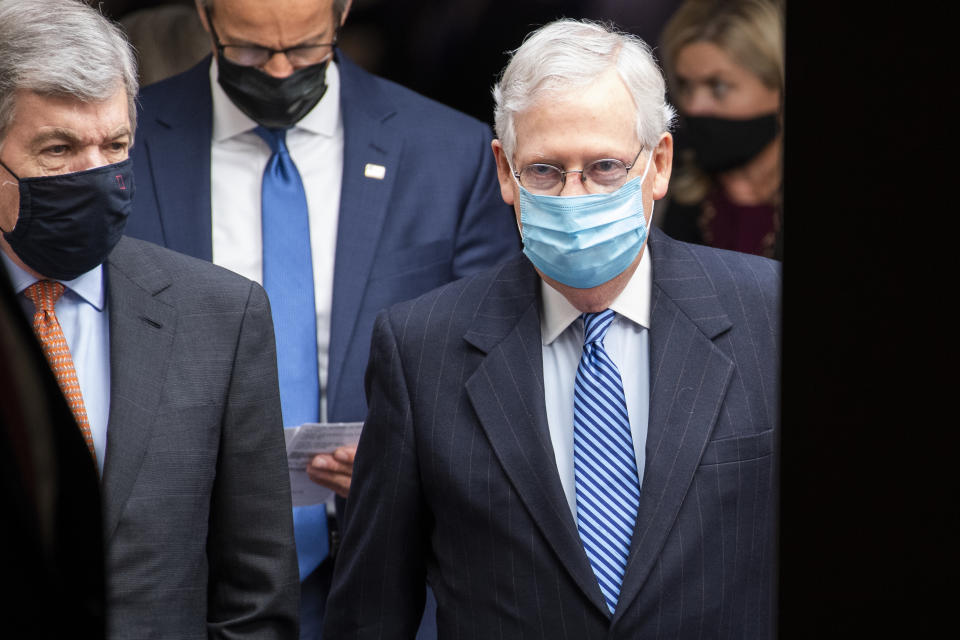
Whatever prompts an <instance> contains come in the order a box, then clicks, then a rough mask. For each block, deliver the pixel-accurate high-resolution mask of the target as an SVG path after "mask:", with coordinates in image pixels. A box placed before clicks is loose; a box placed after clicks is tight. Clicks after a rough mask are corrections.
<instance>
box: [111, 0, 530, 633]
mask: <svg viewBox="0 0 960 640" xmlns="http://www.w3.org/2000/svg"><path fill="white" fill-rule="evenodd" d="M197 9H198V12H199V14H200V18H201V21H202V22H203V24H204V27H205V28H206V30H207V32H208V33H209V35H210V43H211V49H212V52H213V57H212V59H207V60H204V61H203V62H201V63H200V64H199V65H198V66H196V67H194V68H193V69H191V70H188V71H186V72H185V73H183V74H181V75H179V76H175V77H173V78H171V79H168V80H165V81H163V82H160V83H157V84H156V85H153V86H151V87H147V88H146V89H145V90H144V91H142V93H141V96H140V103H141V110H140V127H139V129H138V131H137V145H136V146H135V147H134V148H133V151H132V154H133V157H134V162H135V164H136V166H137V171H138V173H137V179H138V190H139V192H140V193H139V195H140V197H139V199H138V202H137V203H136V208H135V210H134V212H133V214H132V215H131V217H130V223H129V225H128V233H129V234H130V235H133V236H135V237H140V238H144V239H147V240H151V241H154V242H157V243H159V244H163V245H165V246H167V247H169V248H172V249H174V250H177V251H180V252H183V253H186V254H189V255H193V256H196V257H200V258H204V259H207V260H212V261H213V262H215V263H217V264H219V265H221V266H225V267H227V268H229V269H231V270H233V271H236V272H238V273H240V274H242V275H246V276H247V277H249V278H251V279H253V280H255V281H257V282H261V283H262V284H263V285H264V288H265V289H266V290H267V293H268V295H269V297H270V303H271V307H272V311H273V316H274V318H275V326H276V333H277V350H278V351H277V353H278V367H279V372H280V389H281V400H282V403H283V414H284V424H285V425H286V426H291V427H292V426H296V425H299V424H302V423H305V422H318V421H320V422H322V421H327V422H352V421H360V420H362V419H363V417H364V415H365V413H366V404H365V401H364V395H363V382H362V380H363V371H364V366H365V363H366V358H367V355H368V352H369V343H370V335H371V331H372V328H373V321H374V315H375V313H376V312H377V311H378V310H380V309H381V308H384V307H386V306H388V305H389V304H392V303H394V302H398V301H401V300H406V299H409V298H412V297H415V296H417V295H419V294H421V293H423V292H425V291H428V290H429V289H432V288H434V287H436V286H439V285H441V284H444V283H446V282H449V281H451V280H454V279H456V278H459V277H461V276H464V275H467V274H470V273H473V272H475V271H477V270H479V269H481V268H484V267H487V266H490V265H492V264H494V263H496V262H498V261H500V259H501V258H503V257H506V256H507V255H508V254H510V253H512V252H514V251H515V250H516V249H517V248H518V245H517V243H516V238H515V236H514V235H513V233H512V226H513V224H514V223H513V220H512V219H511V214H510V211H509V209H508V208H507V207H505V206H504V204H503V202H502V201H501V200H500V198H499V193H498V187H497V180H496V169H495V166H494V164H493V163H492V162H491V161H490V158H489V144H490V140H491V139H492V134H491V132H490V129H489V127H487V126H486V125H484V124H482V123H480V122H478V121H476V120H473V119H471V118H469V117H467V116H465V115H463V114H460V113H457V112H455V111H453V110H451V109H448V108H446V107H443V106H441V105H439V104H437V103H435V102H432V101H430V100H427V99H425V98H423V97H422V96H418V95H416V94H414V93H412V92H410V91H408V90H406V89H403V88H401V87H399V86H397V85H395V84H393V83H390V82H387V81H385V80H382V79H380V78H377V77H375V76H373V75H371V74H369V73H367V72H365V71H363V70H362V69H360V68H358V67H357V66H355V65H354V64H353V63H352V62H351V61H350V60H349V59H348V58H347V57H346V56H344V55H343V53H342V52H340V51H339V50H338V49H337V47H336V42H337V35H338V32H339V30H340V28H341V27H342V26H343V24H344V21H345V20H346V17H347V14H348V12H349V9H350V0H271V1H270V2H264V1H263V0H197ZM352 460H353V448H351V447H344V448H341V449H339V450H337V451H336V452H335V453H334V454H332V455H321V456H317V458H315V459H314V461H313V463H312V464H311V467H310V476H311V478H312V479H314V480H315V481H317V482H319V483H321V484H324V485H326V486H328V487H330V488H332V489H333V490H335V491H336V492H337V493H338V494H339V495H341V496H346V494H347V492H348V490H349V484H350V474H351V471H352ZM328 510H329V511H332V509H329V507H328ZM328 510H325V509H324V507H323V505H319V506H312V507H296V508H295V509H294V520H295V525H296V533H297V549H298V555H299V560H300V573H301V579H302V580H304V583H303V585H302V587H303V588H302V593H303V600H302V601H303V604H304V607H303V608H302V610H301V632H302V633H301V635H302V637H306V638H314V637H318V635H319V626H320V619H321V616H322V611H323V607H324V602H325V599H326V591H327V586H326V585H327V583H328V581H329V576H330V569H331V565H332V562H331V555H332V553H334V552H335V539H331V538H330V537H329V535H330V533H331V532H332V531H333V530H334V529H335V526H336V521H335V519H333V518H332V515H333V514H332V513H328Z"/></svg>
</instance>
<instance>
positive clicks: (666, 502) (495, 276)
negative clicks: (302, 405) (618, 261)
mask: <svg viewBox="0 0 960 640" xmlns="http://www.w3.org/2000/svg"><path fill="white" fill-rule="evenodd" d="M648 250H650V251H651V258H652V260H653V264H652V268H653V290H652V300H651V327H650V373H651V388H650V422H649V433H648V440H647V446H646V451H647V467H646V470H645V472H644V478H643V492H642V494H641V497H640V501H639V507H638V515H637V526H636V528H635V531H634V535H633V538H632V541H631V546H630V554H629V559H628V561H627V569H626V573H625V575H624V579H623V583H622V585H621V587H620V595H619V601H618V603H617V608H616V612H615V613H614V614H612V615H611V613H610V610H609V608H608V607H607V604H606V602H605V600H604V597H603V593H602V592H601V590H600V588H599V585H598V583H597V579H596V576H595V575H594V573H593V570H592V568H591V566H590V562H589V560H588V558H587V556H586V553H585V552H584V548H583V545H582V543H581V540H580V536H579V533H578V531H577V527H576V522H575V519H574V518H573V517H571V514H570V509H569V507H568V503H567V500H566V497H565V495H564V493H563V488H562V486H561V484H560V480H559V476H558V472H557V467H556V464H555V462H554V458H553V455H554V454H553V448H552V446H551V442H550V435H549V429H548V426H547V420H546V409H545V406H544V389H543V369H542V354H541V340H540V331H539V327H540V320H539V299H538V298H539V294H538V291H539V279H538V277H537V275H536V272H535V271H534V270H533V269H532V268H531V267H530V265H529V263H528V262H527V261H526V259H525V258H522V257H520V258H518V259H517V260H513V261H509V262H507V263H505V264H503V265H501V266H500V267H499V268H497V269H494V270H490V271H488V272H486V273H483V274H480V275H478V276H474V277H471V278H467V279H464V280H460V281H458V282H456V283H453V284H451V285H449V286H446V287H444V288H441V289H438V290H436V291H434V292H432V293H430V294H428V295H426V296H423V297H420V298H418V299H416V300H413V301H411V302H409V303H404V304H402V305H399V306H396V307H393V308H391V309H390V311H389V312H386V313H384V314H382V315H381V316H380V317H379V319H378V321H377V325H376V327H375V330H374V339H373V343H372V347H371V358H370V366H369V368H368V374H367V397H368V398H369V402H370V412H369V414H368V416H367V421H366V423H365V426H364V431H363V435H362V438H361V443H360V448H359V451H358V455H357V461H356V467H355V473H354V480H353V485H352V486H351V494H350V499H349V501H348V504H347V513H346V517H345V523H344V525H345V527H344V538H343V545H344V546H343V551H344V553H343V554H342V555H341V556H339V557H338V562H337V566H336V575H335V577H334V588H333V590H332V591H331V595H330V600H329V601H328V608H327V611H328V616H329V617H328V619H327V626H326V627H325V629H324V638H325V640H339V639H341V638H343V639H345V638H350V639H351V640H356V639H361V640H362V639H367V638H369V639H374V638H377V639H387V638H409V637H411V635H412V631H413V630H415V629H416V622H417V617H418V615H419V612H420V610H421V607H422V599H420V598H418V596H417V592H418V588H419V586H420V585H421V584H422V582H423V581H424V580H428V581H429V582H430V584H431V586H432V587H433V590H434V593H435V595H436V599H437V604H438V609H437V611H438V613H437V627H438V630H439V637H440V638H441V640H443V639H445V638H456V639H459V640H473V639H475V640H487V639H491V638H492V639H510V640H512V639H514V638H517V639H523V638H526V639H530V640H535V639H541V638H549V639H551V640H554V639H556V640H559V639H569V640H584V639H586V640H594V639H596V640H600V639H605V640H633V639H635V638H644V639H645V640H646V639H652V640H674V639H680V640H698V639H703V640H706V639H714V638H716V639H721V640H744V639H750V640H766V639H768V638H771V637H772V634H773V628H774V622H775V621H774V618H773V612H774V603H775V599H776V597H775V596H776V594H775V591H774V590H773V585H774V580H773V568H774V556H773V551H774V548H775V547H774V542H775V531H776V530H775V526H774V524H775V523H774V513H775V497H776V488H775V485H774V477H775V458H774V451H775V448H774V447H775V444H776V431H775V428H776V424H777V415H778V406H777V399H778V389H777V374H778V369H779V352H778V344H777V343H778V336H779V309H778V305H779V280H780V274H779V265H778V264H776V263H774V262H771V261H769V260H765V259H762V258H757V257H755V256H747V255H743V254H735V253H731V252H722V251H717V250H715V249H711V248H708V247H696V246H692V245H688V244H684V243H679V242H676V241H673V240H671V239H670V238H668V237H666V236H664V235H663V234H662V233H661V232H659V231H658V230H657V229H654V230H652V232H651V237H650V242H649V244H648Z"/></svg>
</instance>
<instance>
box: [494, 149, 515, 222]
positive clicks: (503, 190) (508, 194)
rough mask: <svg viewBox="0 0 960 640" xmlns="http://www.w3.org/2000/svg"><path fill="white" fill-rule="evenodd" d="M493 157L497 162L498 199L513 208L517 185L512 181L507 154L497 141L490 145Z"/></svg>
mask: <svg viewBox="0 0 960 640" xmlns="http://www.w3.org/2000/svg"><path fill="white" fill-rule="evenodd" d="M490 147H491V148H492V149H493V157H494V159H495V160H496V161H497V179H498V180H499V181H500V197H501V198H503V201H504V202H506V203H507V204H509V205H511V206H513V204H514V202H516V199H517V183H516V182H515V181H514V179H513V171H512V170H511V169H510V163H509V162H508V161H507V154H506V153H505V152H504V150H503V145H502V144H500V141H499V140H494V141H493V142H491V143H490Z"/></svg>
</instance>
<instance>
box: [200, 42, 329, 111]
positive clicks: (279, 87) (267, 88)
mask: <svg viewBox="0 0 960 640" xmlns="http://www.w3.org/2000/svg"><path fill="white" fill-rule="evenodd" d="M329 62H330V60H329V59H327V60H324V61H323V62H318V63H317V64H312V65H310V66H309V67H304V68H302V69H297V70H296V71H294V72H293V73H292V74H291V75H289V76H287V77H286V78H274V77H273V76H271V75H270V74H269V73H264V72H263V71H260V69H257V68H256V67H245V66H243V65H239V64H236V63H235V62H230V61H229V60H227V59H226V58H225V57H224V56H218V57H217V66H218V73H217V82H219V83H220V86H221V87H223V91H224V93H226V94H227V96H229V97H230V100H231V101H232V102H233V104H235V105H237V108H238V109H240V111H243V112H244V113H245V114H247V116H249V117H250V119H251V120H253V121H255V122H257V123H258V124H261V125H263V126H264V127H267V128H270V129H286V128H288V127H292V126H293V125H294V124H295V123H297V122H298V121H299V120H300V118H302V117H303V116H305V115H307V114H308V113H310V110H311V109H313V108H314V107H315V106H316V105H317V103H318V102H320V98H322V97H323V94H325V93H326V92H327V64H328V63H329Z"/></svg>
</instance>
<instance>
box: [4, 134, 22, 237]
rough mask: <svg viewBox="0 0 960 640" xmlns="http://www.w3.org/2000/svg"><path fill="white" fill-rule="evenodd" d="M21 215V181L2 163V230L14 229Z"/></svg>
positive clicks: (9, 230)
mask: <svg viewBox="0 0 960 640" xmlns="http://www.w3.org/2000/svg"><path fill="white" fill-rule="evenodd" d="M0 149H2V146H0ZM19 217H20V181H19V180H17V178H16V177H15V176H14V175H13V174H12V173H11V172H10V171H9V170H8V169H6V168H5V167H4V166H3V165H0V231H3V232H5V233H9V232H11V231H13V228H14V227H15V226H17V219H18V218H19Z"/></svg>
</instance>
